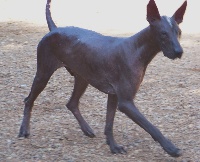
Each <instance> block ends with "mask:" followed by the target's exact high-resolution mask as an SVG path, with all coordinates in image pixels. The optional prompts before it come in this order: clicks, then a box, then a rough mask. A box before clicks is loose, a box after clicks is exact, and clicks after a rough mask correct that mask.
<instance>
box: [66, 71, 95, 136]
mask: <svg viewBox="0 0 200 162" xmlns="http://www.w3.org/2000/svg"><path fill="white" fill-rule="evenodd" d="M74 78H75V83H74V90H73V92H72V96H71V98H70V100H69V102H68V103H67V105H66V106H67V108H68V109H69V110H70V111H71V112H72V113H73V115H74V116H75V117H76V119H77V121H78V123H79V125H80V127H81V130H82V131H83V133H84V134H85V135H86V136H88V137H91V138H92V137H95V134H94V133H93V130H92V129H91V128H90V126H89V125H88V123H87V122H86V121H85V120H84V118H83V116H82V115H81V113H80V110H79V108H78V105H79V99H80V98H81V96H82V95H83V93H84V92H85V90H86V88H87V86H88V83H87V82H86V81H85V80H84V79H83V78H81V77H80V76H77V75H75V76H74Z"/></svg>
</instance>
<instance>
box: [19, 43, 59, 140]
mask: <svg viewBox="0 0 200 162" xmlns="http://www.w3.org/2000/svg"><path fill="white" fill-rule="evenodd" d="M37 54H38V55H37V72H36V75H35V78H34V81H33V84H32V87H31V92H30V94H29V96H28V97H27V98H26V99H25V100H24V103H25V108H24V116H23V121H22V124H21V127H20V131H19V137H28V136H29V134H30V118H31V111H32V107H33V104H34V101H35V100H36V98H37V97H38V95H39V94H40V93H41V92H42V91H43V89H44V88H45V87H46V85H47V83H48V81H49V79H50V77H51V76H52V74H53V73H54V71H55V70H57V69H58V68H59V67H61V66H62V65H61V63H60V62H59V61H58V60H57V59H56V58H55V56H54V55H53V54H52V52H50V51H49V50H48V49H47V48H46V49H45V47H42V46H41V47H40V48H38V53H37Z"/></svg>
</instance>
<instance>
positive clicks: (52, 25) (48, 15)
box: [46, 0, 57, 31]
mask: <svg viewBox="0 0 200 162" xmlns="http://www.w3.org/2000/svg"><path fill="white" fill-rule="evenodd" d="M50 7H51V0H47V4H46V20H47V24H48V27H49V30H50V31H52V30H54V29H56V28H57V26H56V24H55V23H54V21H53V19H52V17H51V10H50Z"/></svg>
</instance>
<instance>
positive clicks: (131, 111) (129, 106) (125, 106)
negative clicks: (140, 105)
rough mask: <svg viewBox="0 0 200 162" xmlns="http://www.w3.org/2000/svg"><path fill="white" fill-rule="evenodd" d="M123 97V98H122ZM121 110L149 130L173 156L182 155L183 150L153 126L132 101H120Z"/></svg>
mask: <svg viewBox="0 0 200 162" xmlns="http://www.w3.org/2000/svg"><path fill="white" fill-rule="evenodd" d="M121 99H122V98H121ZM118 107H119V110H120V111H121V112H123V113H125V114H126V115H127V116H128V117H129V118H130V119H132V120H133V121H134V122H135V123H137V124H138V125H139V126H140V127H142V128H143V129H144V130H145V131H146V132H148V133H149V134H150V135H151V136H152V138H153V139H154V140H155V141H157V142H159V143H160V145H161V146H162V147H163V149H164V150H165V151H166V152H167V153H168V154H169V155H171V156H173V157H178V156H180V155H181V150H180V149H178V148H176V147H175V145H174V144H173V143H172V142H170V141H169V140H168V139H166V138H165V137H164V136H163V135H162V133H161V132H160V131H159V129H157V128H156V127H155V126H153V125H152V124H151V123H150V122H149V121H148V120H147V119H146V118H145V117H144V116H143V115H142V114H141V113H140V112H139V110H138V109H137V108H136V107H135V105H134V103H133V102H132V101H127V100H126V101H125V100H120V101H119V105H118Z"/></svg>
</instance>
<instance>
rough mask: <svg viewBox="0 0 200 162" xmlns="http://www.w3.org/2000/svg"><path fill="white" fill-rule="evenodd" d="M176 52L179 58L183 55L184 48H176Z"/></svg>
mask: <svg viewBox="0 0 200 162" xmlns="http://www.w3.org/2000/svg"><path fill="white" fill-rule="evenodd" d="M175 54H176V56H177V57H178V58H181V57H182V54H183V49H182V48H175Z"/></svg>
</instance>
